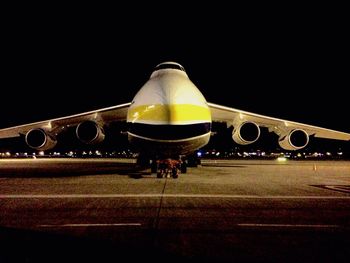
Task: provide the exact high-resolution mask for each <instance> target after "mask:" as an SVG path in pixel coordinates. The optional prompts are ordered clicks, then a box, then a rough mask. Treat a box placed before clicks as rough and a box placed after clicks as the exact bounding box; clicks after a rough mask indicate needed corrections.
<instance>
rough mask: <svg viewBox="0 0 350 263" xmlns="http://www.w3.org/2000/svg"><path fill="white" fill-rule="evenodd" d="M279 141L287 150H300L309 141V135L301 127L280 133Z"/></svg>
mask: <svg viewBox="0 0 350 263" xmlns="http://www.w3.org/2000/svg"><path fill="white" fill-rule="evenodd" d="M278 143H279V145H280V146H281V147H282V148H283V149H285V150H299V149H302V148H304V147H305V146H306V145H307V144H308V143H309V135H308V134H307V132H306V131H304V130H301V129H295V130H291V131H289V132H288V133H287V134H282V135H280V137H279V140H278Z"/></svg>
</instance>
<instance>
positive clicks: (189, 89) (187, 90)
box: [127, 62, 211, 156]
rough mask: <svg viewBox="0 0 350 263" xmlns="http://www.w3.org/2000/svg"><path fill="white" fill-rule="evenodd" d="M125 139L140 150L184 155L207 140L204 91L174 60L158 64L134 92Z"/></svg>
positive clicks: (208, 122)
mask: <svg viewBox="0 0 350 263" xmlns="http://www.w3.org/2000/svg"><path fill="white" fill-rule="evenodd" d="M127 122H128V139H129V142H130V143H131V144H132V145H134V146H136V147H137V148H138V149H139V150H140V151H142V150H146V151H147V152H148V153H151V154H157V155H162V156H175V155H187V154H190V153H192V152H194V151H195V150H197V149H199V148H201V147H203V146H204V145H206V144H207V143H208V142H209V139H210V132H211V113H210V109H209V107H208V105H207V102H206V100H205V98H204V96H203V94H202V93H201V92H200V91H199V90H198V88H197V87H196V86H195V85H194V84H193V83H192V81H191V80H190V79H189V78H188V76H187V74H186V72H185V71H184V69H183V67H182V66H181V65H179V64H177V63H174V62H165V63H161V64H159V65H158V66H157V67H156V68H155V70H154V71H153V73H152V74H151V77H150V79H149V80H148V81H147V82H146V83H145V84H144V85H143V87H142V88H141V89H140V90H139V91H138V92H137V94H136V95H135V97H134V99H133V101H132V103H131V105H130V107H129V110H128V115H127Z"/></svg>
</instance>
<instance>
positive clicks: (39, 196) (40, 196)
mask: <svg viewBox="0 0 350 263" xmlns="http://www.w3.org/2000/svg"><path fill="white" fill-rule="evenodd" d="M140 197H142V198H162V197H163V198H164V197H165V198H166V197H171V198H230V199H344V200H346V199H350V196H332V195H330V196H317V195H316V196H309V195H305V196H303V195H300V196H297V195H228V194H47V195H45V194H2V195H0V199H50V198H51V199H53V198H56V199H59V198H61V199H66V198H140Z"/></svg>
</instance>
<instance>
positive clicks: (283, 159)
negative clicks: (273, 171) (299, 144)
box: [277, 157, 287, 162]
mask: <svg viewBox="0 0 350 263" xmlns="http://www.w3.org/2000/svg"><path fill="white" fill-rule="evenodd" d="M277 161H278V162H285V161H287V158H286V157H278V158H277Z"/></svg>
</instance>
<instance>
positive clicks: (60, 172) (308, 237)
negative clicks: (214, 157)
mask: <svg viewBox="0 0 350 263" xmlns="http://www.w3.org/2000/svg"><path fill="white" fill-rule="evenodd" d="M133 165H134V164H132V163H124V160H112V159H109V160H104V159H98V160H81V159H66V160H63V159H49V160H47V159H44V160H42V159H36V160H33V159H30V160H28V159H24V160H14V161H13V160H5V159H4V160H0V204H1V205H0V209H1V210H0V211H1V212H0V242H1V248H2V251H3V252H2V253H1V254H0V262H12V261H20V262H38V261H39V262H44V261H45V262H52V261H54V262H67V261H69V262H70V261H72V262H73V261H74V262H77V261H78V260H82V261H90V260H91V261H92V262H105V261H113V262H114V261H115V260H117V261H118V260H122V257H127V258H128V259H129V260H131V261H133V260H138V259H141V260H152V262H160V261H162V262H184V261H187V262H188V261H197V260H198V261H201V262H203V261H219V262H222V261H229V262H231V261H235V262H252V261H253V262H347V260H348V259H349V256H350V250H349V247H350V237H349V233H350V162H340V161H337V162H325V161H322V162H316V161H310V162H306V161H304V162H302V161H295V162H291V161H287V162H277V161H241V160H236V161H204V160H203V162H202V166H201V167H199V168H189V171H188V174H182V175H180V177H179V178H178V179H176V180H175V179H172V178H168V179H156V178H155V176H154V175H151V174H150V173H149V171H137V170H135V169H133ZM110 257H112V260H110V259H109V258H110Z"/></svg>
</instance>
